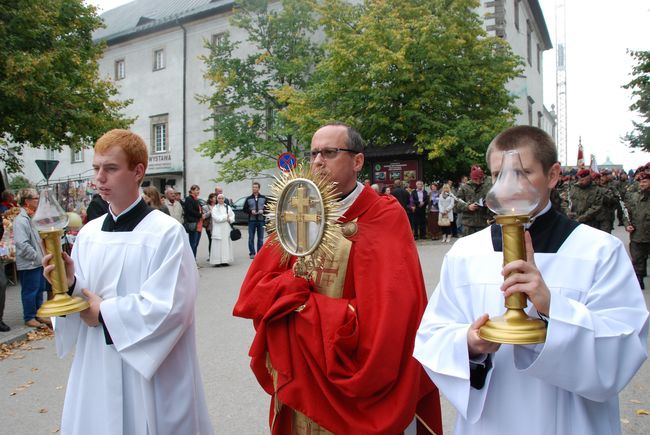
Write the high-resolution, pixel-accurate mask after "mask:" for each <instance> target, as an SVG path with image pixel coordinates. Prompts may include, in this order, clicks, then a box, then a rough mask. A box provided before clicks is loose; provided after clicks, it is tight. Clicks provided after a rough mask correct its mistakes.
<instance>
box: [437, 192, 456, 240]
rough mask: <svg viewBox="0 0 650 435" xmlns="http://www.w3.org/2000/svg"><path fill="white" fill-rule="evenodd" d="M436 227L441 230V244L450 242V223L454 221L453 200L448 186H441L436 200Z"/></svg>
mask: <svg viewBox="0 0 650 435" xmlns="http://www.w3.org/2000/svg"><path fill="white" fill-rule="evenodd" d="M438 210H439V214H438V226H439V227H440V229H441V230H442V243H449V242H451V223H452V222H453V221H454V198H453V197H452V196H451V189H450V188H449V185H448V184H445V185H443V186H442V193H441V194H440V197H439V198H438Z"/></svg>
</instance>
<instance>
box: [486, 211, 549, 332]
mask: <svg viewBox="0 0 650 435" xmlns="http://www.w3.org/2000/svg"><path fill="white" fill-rule="evenodd" d="M496 221H497V224H499V225H501V234H502V239H503V265H504V266H505V265H506V264H508V263H510V262H512V261H515V260H525V259H526V245H525V243H524V224H526V223H527V222H528V221H529V218H528V216H526V215H510V216H508V215H504V216H497V217H496ZM526 305H527V298H526V295H525V294H524V293H515V294H512V295H510V296H508V297H507V298H506V302H505V306H506V312H505V313H504V314H503V316H499V317H495V318H493V319H490V320H488V321H487V322H486V323H485V325H483V326H482V327H481V329H480V330H479V336H480V337H481V338H482V339H484V340H487V341H491V342H494V343H509V344H532V343H543V342H544V341H545V340H546V324H545V323H544V321H542V320H540V319H534V318H532V317H530V316H529V315H528V314H526V312H525V311H524V309H525V308H526Z"/></svg>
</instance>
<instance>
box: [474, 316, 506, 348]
mask: <svg viewBox="0 0 650 435" xmlns="http://www.w3.org/2000/svg"><path fill="white" fill-rule="evenodd" d="M488 320H490V316H489V315H487V314H483V315H482V316H481V317H479V318H478V319H476V320H474V323H472V324H471V325H470V326H469V330H468V331H467V350H469V358H470V359H473V358H476V357H478V356H479V355H483V354H488V353H494V352H496V351H497V350H499V346H501V345H500V344H499V343H492V342H491V341H487V340H483V339H482V338H481V337H480V336H479V335H478V330H479V329H481V326H483V325H484V324H485V322H487V321H488Z"/></svg>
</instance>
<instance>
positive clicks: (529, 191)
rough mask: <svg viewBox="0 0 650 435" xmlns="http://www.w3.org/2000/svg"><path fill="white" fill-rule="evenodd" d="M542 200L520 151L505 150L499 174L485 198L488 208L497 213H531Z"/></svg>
mask: <svg viewBox="0 0 650 435" xmlns="http://www.w3.org/2000/svg"><path fill="white" fill-rule="evenodd" d="M540 200H541V194H540V192H539V191H538V190H537V189H536V188H535V186H533V185H532V184H531V183H530V181H528V177H527V176H526V172H525V171H524V168H523V166H522V164H521V158H520V157H519V153H518V152H517V151H516V150H509V151H504V152H503V157H502V159H501V170H500V171H499V176H498V177H497V180H496V182H495V183H494V186H492V188H491V189H490V191H489V192H488V194H487V196H486V198H485V202H486V203H487V206H488V208H489V209H490V210H492V211H493V212H494V213H496V214H497V215H519V216H520V215H529V214H530V213H531V212H532V211H533V210H535V208H536V207H537V205H538V204H539V201H540Z"/></svg>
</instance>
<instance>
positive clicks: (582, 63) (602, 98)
mask: <svg viewBox="0 0 650 435" xmlns="http://www.w3.org/2000/svg"><path fill="white" fill-rule="evenodd" d="M129 1H130V0H87V3H90V4H93V5H95V6H97V7H98V8H99V9H100V11H99V12H100V13H101V12H105V11H107V10H110V9H113V8H115V7H117V6H120V5H122V4H124V3H128V2H129ZM507 1H508V2H510V1H511V0H507ZM557 1H558V0H539V3H540V5H541V7H542V11H543V12H544V18H545V20H546V26H547V28H548V31H549V34H550V35H551V41H552V42H553V47H556V46H557V43H556V39H555V21H556V20H555V12H556V2H557ZM564 2H565V9H566V18H565V20H566V71H567V153H566V155H567V162H561V163H562V164H565V163H568V164H569V165H575V164H576V158H577V154H578V140H579V138H582V146H583V148H584V154H585V160H586V162H587V164H588V163H589V156H590V155H591V154H594V155H595V156H596V161H597V162H598V163H599V164H602V163H604V162H605V160H606V159H607V158H608V157H609V159H610V160H611V161H612V162H613V163H616V164H622V165H623V166H624V168H625V169H626V170H629V169H636V168H637V167H638V166H640V165H642V164H645V163H646V162H648V161H650V153H644V152H639V151H632V150H631V149H630V148H628V147H626V146H625V145H624V144H623V143H622V142H621V140H620V138H621V137H622V136H624V135H625V134H626V133H627V132H629V131H631V130H632V128H633V127H632V121H633V120H636V121H637V122H638V121H639V120H640V118H639V117H638V115H636V114H634V113H633V112H630V110H629V106H630V105H631V104H632V102H633V100H632V97H631V93H630V91H628V90H626V89H623V88H622V87H621V86H622V85H624V84H626V83H628V82H629V81H630V80H631V79H632V76H631V75H630V73H631V71H632V66H633V62H632V58H631V57H630V56H629V55H628V54H627V53H626V50H627V49H631V50H650V25H649V23H650V2H649V1H648V0H622V1H617V2H612V1H611V0H564ZM555 56H556V52H555V48H553V49H551V50H548V51H546V52H545V53H544V105H545V106H546V108H547V109H548V110H551V105H553V104H555V101H556V98H555V91H556V86H555Z"/></svg>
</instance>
